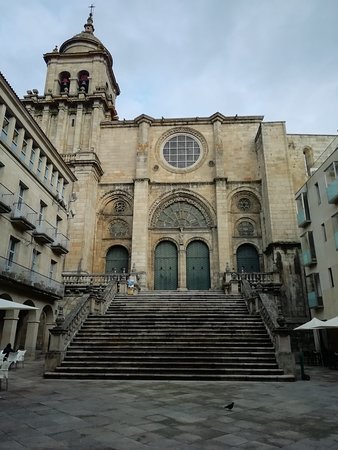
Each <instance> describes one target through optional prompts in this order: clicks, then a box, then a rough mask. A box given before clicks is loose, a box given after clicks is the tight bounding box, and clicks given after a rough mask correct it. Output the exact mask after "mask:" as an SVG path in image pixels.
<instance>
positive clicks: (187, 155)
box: [163, 134, 201, 168]
mask: <svg viewBox="0 0 338 450" xmlns="http://www.w3.org/2000/svg"><path fill="white" fill-rule="evenodd" d="M200 155H201V148H200V145H199V143H198V142H197V141H196V140H195V139H194V138H192V137H191V136H188V135H186V134H179V135H177V136H174V137H172V138H171V139H169V140H168V141H167V142H166V143H165V144H164V147H163V157H164V159H165V160H166V161H167V163H168V164H170V165H171V166H173V167H177V168H185V167H190V166H192V165H193V164H195V163H196V161H197V160H198V159H199V158H200Z"/></svg>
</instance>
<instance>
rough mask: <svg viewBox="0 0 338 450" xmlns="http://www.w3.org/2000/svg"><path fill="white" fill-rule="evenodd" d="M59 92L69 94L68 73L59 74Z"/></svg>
mask: <svg viewBox="0 0 338 450" xmlns="http://www.w3.org/2000/svg"><path fill="white" fill-rule="evenodd" d="M59 81H60V92H61V93H63V92H69V86H70V73H69V72H62V73H60V78H59Z"/></svg>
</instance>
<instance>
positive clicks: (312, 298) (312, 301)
mask: <svg viewBox="0 0 338 450" xmlns="http://www.w3.org/2000/svg"><path fill="white" fill-rule="evenodd" d="M307 301H308V305H309V308H323V298H322V297H321V296H319V295H318V294H317V292H316V291H312V292H309V293H308V294H307Z"/></svg>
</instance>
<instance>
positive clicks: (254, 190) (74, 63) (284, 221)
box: [23, 15, 333, 316]
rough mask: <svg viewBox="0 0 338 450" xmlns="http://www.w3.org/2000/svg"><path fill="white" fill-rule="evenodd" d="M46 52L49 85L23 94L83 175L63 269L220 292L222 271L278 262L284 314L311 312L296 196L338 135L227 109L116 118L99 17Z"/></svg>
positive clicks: (149, 285) (265, 267) (263, 268)
mask: <svg viewBox="0 0 338 450" xmlns="http://www.w3.org/2000/svg"><path fill="white" fill-rule="evenodd" d="M44 59H45V61H46V64H47V73H46V84H45V89H44V93H43V94H42V95H39V94H38V93H36V92H35V93H34V92H30V91H28V94H27V95H26V96H25V97H24V99H23V102H24V104H25V106H26V108H27V109H28V110H29V111H30V112H31V114H32V115H33V117H34V118H35V120H36V121H37V122H38V124H39V125H40V127H41V128H42V130H43V131H44V132H45V134H46V135H47V136H48V137H49V139H50V140H51V141H52V143H53V144H54V146H55V147H56V148H57V150H58V151H59V153H60V154H61V155H62V157H63V159H64V161H65V162H66V163H67V165H68V166H69V167H70V168H71V169H72V171H73V173H74V175H75V176H76V179H77V181H76V182H75V183H74V190H73V192H72V193H71V195H70V198H69V199H68V202H69V203H68V204H69V205H72V206H71V208H72V211H71V213H72V218H71V220H70V221H69V237H70V248H69V253H68V254H67V256H66V259H65V267H64V271H65V273H66V274H91V273H105V272H116V273H121V272H122V273H123V272H125V273H129V272H136V273H137V274H138V278H139V285H140V287H141V289H149V290H153V289H155V290H169V289H179V290H204V289H221V288H222V287H223V276H224V272H225V271H237V272H240V271H244V272H272V271H273V270H275V271H276V270H278V271H279V272H280V275H281V280H282V283H283V286H284V294H285V298H286V299H287V308H286V309H287V313H288V314H290V315H291V314H293V315H299V316H302V315H304V302H303V299H304V290H303V288H304V282H303V281H304V278H303V272H302V267H301V264H300V259H299V250H300V242H299V237H298V235H299V233H298V225H297V219H296V203H295V192H297V190H298V189H299V188H300V186H302V185H303V184H304V183H305V181H306V180H307V177H308V175H309V174H310V169H311V163H312V162H313V161H314V160H315V159H316V158H317V157H318V156H319V155H320V154H321V153H322V152H323V151H324V149H325V148H326V147H327V146H328V145H329V143H330V142H331V141H332V139H333V136H323V135H321V136H318V135H295V134H293V135H289V134H287V132H286V126H285V123H284V122H282V121H281V122H265V121H264V118H263V117H262V116H239V115H236V116H226V115H224V114H222V113H219V112H215V114H213V115H212V116H210V117H193V118H163V117H162V118H153V117H150V116H147V115H145V114H143V115H141V116H139V117H136V118H134V119H131V120H119V118H118V115H117V109H118V106H117V104H118V101H117V100H118V96H119V94H120V89H119V85H118V83H117V80H116V77H115V74H114V71H113V59H112V56H111V54H110V52H109V50H108V49H107V48H105V46H104V45H103V44H102V42H101V41H100V40H99V39H98V38H97V37H96V36H95V34H94V25H93V18H92V15H90V16H89V18H88V20H87V23H86V24H85V26H84V31H82V32H80V33H79V34H77V35H75V36H74V37H72V38H70V39H68V40H66V41H65V42H64V43H63V44H62V45H61V46H60V47H59V48H55V49H54V50H53V51H51V52H50V53H46V54H45V55H44ZM215 89H217V87H215Z"/></svg>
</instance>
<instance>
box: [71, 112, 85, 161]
mask: <svg viewBox="0 0 338 450" xmlns="http://www.w3.org/2000/svg"><path fill="white" fill-rule="evenodd" d="M82 114H83V105H82V104H79V105H77V110H76V118H75V134H74V144H73V152H74V153H76V152H77V151H79V149H80V138H81V130H82Z"/></svg>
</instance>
